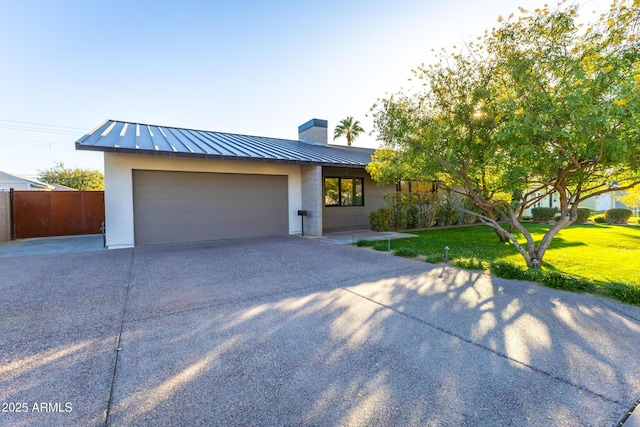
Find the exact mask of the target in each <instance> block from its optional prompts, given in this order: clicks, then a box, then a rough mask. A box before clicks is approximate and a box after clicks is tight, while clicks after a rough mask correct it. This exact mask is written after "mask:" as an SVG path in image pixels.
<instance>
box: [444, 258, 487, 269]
mask: <svg viewBox="0 0 640 427" xmlns="http://www.w3.org/2000/svg"><path fill="white" fill-rule="evenodd" d="M452 263H453V265H455V266H456V267H459V268H466V269H468V270H486V269H487V268H489V263H488V262H487V261H482V260H479V259H478V258H476V257H472V258H466V257H462V258H456V259H454V260H452Z"/></svg>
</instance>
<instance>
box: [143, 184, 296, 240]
mask: <svg viewBox="0 0 640 427" xmlns="http://www.w3.org/2000/svg"><path fill="white" fill-rule="evenodd" d="M133 186H134V192H133V193H134V226H135V240H136V245H145V244H153V243H169V242H186V241H196V240H209V239H223V238H231V237H250V236H267V235H277V234H287V233H288V229H289V224H288V189H287V186H288V179H287V177H286V176H283V175H247V174H222V173H197V172H164V171H134V173H133Z"/></svg>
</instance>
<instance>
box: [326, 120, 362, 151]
mask: <svg viewBox="0 0 640 427" xmlns="http://www.w3.org/2000/svg"><path fill="white" fill-rule="evenodd" d="M362 132H364V129H362V126H360V122H359V121H357V120H353V116H348V117H347V118H346V119H343V120H340V123H338V126H336V128H335V130H334V131H333V140H334V141H335V140H336V138H340V137H341V136H343V135H344V136H346V137H347V145H351V141H353V140H354V139H356V138H357V137H358V135H360V134H361V133H362Z"/></svg>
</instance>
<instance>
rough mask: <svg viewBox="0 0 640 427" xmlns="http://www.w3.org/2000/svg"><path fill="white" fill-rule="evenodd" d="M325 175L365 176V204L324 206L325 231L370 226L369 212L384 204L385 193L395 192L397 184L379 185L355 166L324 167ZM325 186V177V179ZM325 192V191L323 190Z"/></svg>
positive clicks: (323, 222) (323, 221) (323, 224)
mask: <svg viewBox="0 0 640 427" xmlns="http://www.w3.org/2000/svg"><path fill="white" fill-rule="evenodd" d="M322 175H323V178H324V177H352V178H355V177H362V178H364V206H329V207H326V206H324V200H323V202H322V205H323V217H322V227H323V231H324V232H325V233H330V232H332V231H340V230H348V229H357V228H370V224H369V213H371V212H373V211H375V210H377V209H379V208H381V207H382V206H384V204H385V203H384V194H386V193H390V192H394V191H395V185H384V186H381V187H379V186H378V184H376V183H375V181H373V180H372V179H371V177H370V176H369V174H368V173H367V171H365V170H364V168H362V169H355V168H329V167H325V168H323V172H322ZM323 186H324V179H323ZM323 194H324V191H323Z"/></svg>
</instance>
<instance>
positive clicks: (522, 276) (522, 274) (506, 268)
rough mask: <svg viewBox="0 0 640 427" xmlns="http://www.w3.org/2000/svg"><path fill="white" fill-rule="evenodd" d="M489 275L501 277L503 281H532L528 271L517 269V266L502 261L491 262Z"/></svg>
mask: <svg viewBox="0 0 640 427" xmlns="http://www.w3.org/2000/svg"><path fill="white" fill-rule="evenodd" d="M489 269H490V270H491V273H493V274H494V275H496V276H498V277H502V278H503V279H512V280H532V279H533V275H532V273H530V272H529V270H525V269H524V268H521V267H518V266H517V265H514V264H511V263H509V262H504V261H496V262H492V263H491V265H490V266H489Z"/></svg>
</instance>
